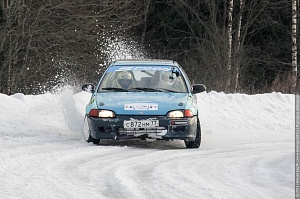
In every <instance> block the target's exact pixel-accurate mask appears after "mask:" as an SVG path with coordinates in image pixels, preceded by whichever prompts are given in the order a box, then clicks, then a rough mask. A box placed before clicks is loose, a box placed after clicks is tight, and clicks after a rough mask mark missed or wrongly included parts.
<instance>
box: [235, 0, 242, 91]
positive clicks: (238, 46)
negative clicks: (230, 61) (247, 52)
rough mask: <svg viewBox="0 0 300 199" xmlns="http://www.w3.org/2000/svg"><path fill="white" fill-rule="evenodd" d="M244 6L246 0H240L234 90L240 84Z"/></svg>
mask: <svg viewBox="0 0 300 199" xmlns="http://www.w3.org/2000/svg"><path fill="white" fill-rule="evenodd" d="M243 6H244V0H240V6H239V7H240V8H239V9H240V14H239V16H238V24H237V34H236V43H237V45H236V48H235V55H236V56H235V59H234V60H235V61H234V74H233V81H234V82H233V91H234V93H236V92H237V88H238V86H239V75H240V61H239V60H240V56H239V55H240V53H241V27H242V13H243V12H242V9H243Z"/></svg>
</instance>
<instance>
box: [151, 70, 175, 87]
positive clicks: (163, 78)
mask: <svg viewBox="0 0 300 199" xmlns="http://www.w3.org/2000/svg"><path fill="white" fill-rule="evenodd" d="M174 82H175V78H174V76H172V75H171V73H170V72H161V73H160V78H159V82H158V84H157V85H156V86H155V87H156V88H163V89H167V90H174V88H173V84H174Z"/></svg>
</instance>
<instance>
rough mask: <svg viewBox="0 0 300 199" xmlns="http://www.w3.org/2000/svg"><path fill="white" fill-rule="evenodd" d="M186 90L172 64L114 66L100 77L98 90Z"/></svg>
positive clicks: (182, 80) (176, 69)
mask: <svg viewBox="0 0 300 199" xmlns="http://www.w3.org/2000/svg"><path fill="white" fill-rule="evenodd" d="M120 91H126V92H136V91H148V92H184V93H185V92H188V89H187V86H186V80H185V79H184V76H183V75H182V74H181V72H180V70H179V69H178V68H177V67H174V66H137V67H134V66H114V67H111V68H109V69H108V70H107V71H106V73H105V75H104V76H103V78H102V81H101V83H100V86H99V88H98V92H120Z"/></svg>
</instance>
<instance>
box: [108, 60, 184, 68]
mask: <svg viewBox="0 0 300 199" xmlns="http://www.w3.org/2000/svg"><path fill="white" fill-rule="evenodd" d="M132 64H134V65H151V66H155V65H159V66H178V67H179V65H178V63H177V62H175V61H173V60H163V59H125V60H117V61H114V62H112V63H111V64H110V66H125V65H132Z"/></svg>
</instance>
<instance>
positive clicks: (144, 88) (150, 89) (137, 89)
mask: <svg viewBox="0 0 300 199" xmlns="http://www.w3.org/2000/svg"><path fill="white" fill-rule="evenodd" d="M130 90H131V89H130ZM132 90H135V91H146V92H162V91H161V90H160V89H156V88H147V87H142V88H132Z"/></svg>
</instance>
